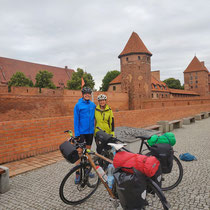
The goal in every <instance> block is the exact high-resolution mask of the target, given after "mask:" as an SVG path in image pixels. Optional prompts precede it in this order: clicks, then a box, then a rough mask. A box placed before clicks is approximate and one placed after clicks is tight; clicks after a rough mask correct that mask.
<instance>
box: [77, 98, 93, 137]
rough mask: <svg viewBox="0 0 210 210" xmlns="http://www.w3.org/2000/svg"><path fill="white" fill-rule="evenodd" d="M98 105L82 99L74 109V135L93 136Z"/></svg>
mask: <svg viewBox="0 0 210 210" xmlns="http://www.w3.org/2000/svg"><path fill="white" fill-rule="evenodd" d="M95 108H96V105H95V104H94V103H93V102H92V101H90V100H89V101H86V100H83V98H80V99H79V101H78V103H77V104H76V105H75V107H74V135H75V136H80V134H93V133H94V127H95V126H94V125H95V124H94V119H95Z"/></svg>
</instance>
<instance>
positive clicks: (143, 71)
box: [108, 32, 210, 109]
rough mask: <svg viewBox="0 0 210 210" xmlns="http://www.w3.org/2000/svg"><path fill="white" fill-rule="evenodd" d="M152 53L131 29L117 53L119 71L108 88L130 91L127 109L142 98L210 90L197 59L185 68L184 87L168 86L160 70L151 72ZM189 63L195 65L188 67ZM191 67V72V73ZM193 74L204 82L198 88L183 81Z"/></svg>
mask: <svg viewBox="0 0 210 210" xmlns="http://www.w3.org/2000/svg"><path fill="white" fill-rule="evenodd" d="M151 56H152V53H151V52H150V51H149V50H148V49H147V48H146V46H145V45H144V43H143V42H142V40H141V39H140V37H139V36H138V34H137V33H135V32H133V33H132V35H131V36H130V38H129V40H128V42H127V44H126V46H125V48H124V49H123V51H122V52H121V53H120V55H119V56H118V57H119V58H120V66H121V73H120V74H119V75H118V76H117V77H116V78H115V79H114V80H112V81H111V82H110V83H109V88H108V91H109V92H110V91H112V92H121V91H122V92H127V93H128V94H129V104H130V109H136V108H139V107H140V103H141V100H142V99H150V98H152V99H158V98H173V97H192V96H199V95H205V94H207V93H209V92H210V79H209V78H210V75H209V73H208V70H207V69H206V67H205V66H204V63H202V62H199V61H198V62H197V61H196V62H195V63H196V65H191V64H190V65H189V66H188V68H187V69H186V70H185V72H184V74H185V75H186V76H185V77H186V82H185V90H180V89H170V88H168V87H167V85H166V84H165V83H164V82H162V81H161V80H160V71H152V72H151V59H150V58H151ZM198 63H199V65H198ZM193 64H194V61H193ZM192 66H193V67H194V68H191V67H192ZM197 67H199V68H197ZM192 69H193V72H194V73H192ZM196 69H197V70H196ZM196 72H197V73H196ZM188 73H189V74H188ZM194 74H196V75H197V76H200V80H198V81H205V84H203V85H201V84H200V88H197V89H196V88H192V87H193V86H192V87H190V88H188V87H189V85H186V84H191V81H192V80H190V79H189V75H191V77H190V78H192V76H193V75H194ZM187 78H188V79H187ZM189 81H190V82H189ZM204 86H205V88H204V89H203V87H204ZM196 90H198V91H196ZM202 91H203V92H202ZM204 92H205V94H204Z"/></svg>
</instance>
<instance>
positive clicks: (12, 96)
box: [0, 33, 210, 164]
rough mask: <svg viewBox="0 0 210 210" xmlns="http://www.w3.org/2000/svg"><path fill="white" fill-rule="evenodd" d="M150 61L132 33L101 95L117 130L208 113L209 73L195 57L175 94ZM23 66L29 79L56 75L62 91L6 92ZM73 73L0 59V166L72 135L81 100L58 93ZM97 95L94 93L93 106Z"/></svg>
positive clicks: (21, 89)
mask: <svg viewBox="0 0 210 210" xmlns="http://www.w3.org/2000/svg"><path fill="white" fill-rule="evenodd" d="M151 56H152V54H151V52H150V51H149V50H148V49H147V48H146V46H145V45H144V43H143V42H142V41H141V39H140V38H139V36H138V35H137V34H136V33H133V34H132V35H131V37H130V39H129V40H128V43H127V44H126V46H125V48H124V50H123V51H122V52H121V53H120V55H119V58H120V63H121V74H120V75H119V76H118V77H117V78H115V79H114V80H113V81H112V82H111V83H110V87H109V91H107V92H106V93H105V94H107V95H108V104H109V105H110V106H111V107H112V109H113V111H114V116H115V123H116V127H118V126H129V127H142V128H143V127H146V126H150V125H154V124H156V122H157V121H160V120H175V119H181V118H183V117H188V116H191V115H195V114H197V113H199V112H202V111H210V97H209V72H208V70H207V69H206V67H205V65H204V63H203V62H200V61H199V60H198V59H197V57H194V59H193V60H192V62H191V63H190V64H189V66H188V67H187V68H186V70H185V71H184V78H185V90H173V89H169V88H168V87H167V86H166V84H165V83H163V82H161V81H160V72H159V71H154V72H151ZM22 67H24V73H25V75H26V76H30V78H31V79H32V80H33V79H34V75H35V74H36V72H38V71H39V70H48V71H50V72H52V73H53V72H56V73H55V74H54V77H55V78H54V83H55V84H56V86H57V87H61V88H59V89H57V90H50V89H42V92H41V93H40V92H39V90H38V88H28V87H12V90H11V92H8V88H7V86H5V83H7V82H8V81H9V79H10V77H11V76H12V74H13V73H14V72H15V71H21V70H23V68H22ZM72 72H73V70H71V69H68V68H67V67H66V68H57V67H51V66H46V65H41V64H32V63H29V62H24V61H18V60H13V59H8V58H2V57H1V58H0V83H1V84H2V85H0V164H1V163H5V162H9V161H14V160H18V159H23V158H26V157H30V156H34V155H37V154H42V153H45V152H49V151H53V150H56V149H58V146H59V145H60V144H61V143H62V142H63V141H65V140H66V136H65V134H64V133H63V131H64V130H67V129H72V130H73V107H74V105H75V103H76V102H77V101H78V99H79V98H80V97H81V92H80V91H73V90H66V89H63V88H62V87H63V86H64V85H65V84H66V83H65V81H66V80H68V79H69V78H71V74H72ZM56 75H57V76H56ZM196 81H197V82H196ZM100 93H101V92H94V94H93V101H94V102H95V103H97V95H98V94H100ZM189 96H191V97H189Z"/></svg>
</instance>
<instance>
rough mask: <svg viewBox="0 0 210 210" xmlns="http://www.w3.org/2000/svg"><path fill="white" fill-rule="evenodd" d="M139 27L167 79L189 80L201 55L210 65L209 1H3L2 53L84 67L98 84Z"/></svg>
mask: <svg viewBox="0 0 210 210" xmlns="http://www.w3.org/2000/svg"><path fill="white" fill-rule="evenodd" d="M133 31H135V32H136V33H137V34H138V35H139V36H140V38H141V39H142V41H143V42H144V44H145V45H146V47H147V48H148V50H149V51H150V52H152V54H153V56H152V58H151V62H152V71H154V70H160V74H161V80H164V79H166V78H169V77H174V78H176V79H179V80H180V81H181V83H183V71H184V70H185V69H186V67H187V66H188V64H189V63H190V62H191V60H192V59H193V57H194V56H195V54H196V56H197V57H198V59H199V60H200V61H205V65H206V67H207V68H208V70H210V1H209V0H199V1H198V0H194V1H193V0H176V1H174V0H173V1H172V0H89V1H87V0H0V57H7V58H13V59H18V60H24V61H29V62H35V63H40V64H47V65H52V66H58V67H64V66H68V67H69V68H72V69H74V70H76V69H77V68H83V69H84V70H85V71H87V72H88V73H91V75H92V76H93V77H94V80H95V83H96V88H99V86H101V83H102V79H103V77H104V76H105V75H106V73H107V71H110V70H120V60H119V59H118V55H119V54H120V53H121V51H122V50H123V48H124V47H125V45H126V43H127V41H128V39H129V37H130V35H131V34H132V32H133Z"/></svg>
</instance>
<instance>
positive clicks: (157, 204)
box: [144, 179, 170, 210]
mask: <svg viewBox="0 0 210 210" xmlns="http://www.w3.org/2000/svg"><path fill="white" fill-rule="evenodd" d="M147 187H148V189H149V193H147V195H146V201H147V205H146V206H145V207H144V209H146V210H147V209H151V210H154V209H158V210H160V209H164V210H168V209H169V208H170V204H169V203H168V202H167V200H166V197H165V195H164V194H163V192H162V191H161V189H160V187H159V186H158V185H157V184H156V183H155V182H154V181H153V180H151V179H148V181H147Z"/></svg>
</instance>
